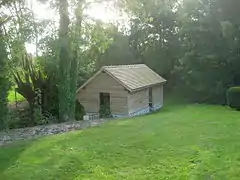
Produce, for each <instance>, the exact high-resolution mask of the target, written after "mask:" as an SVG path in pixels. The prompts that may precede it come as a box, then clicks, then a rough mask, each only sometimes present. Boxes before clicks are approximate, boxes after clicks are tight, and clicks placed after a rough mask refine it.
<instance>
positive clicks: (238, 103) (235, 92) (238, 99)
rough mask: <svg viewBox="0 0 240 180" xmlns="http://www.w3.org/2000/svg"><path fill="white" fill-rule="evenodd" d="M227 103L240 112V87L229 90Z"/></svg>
mask: <svg viewBox="0 0 240 180" xmlns="http://www.w3.org/2000/svg"><path fill="white" fill-rule="evenodd" d="M227 103H228V105H229V106H230V107H231V108H233V109H236V110H240V86H237V87H231V88H229V89H228V90H227Z"/></svg>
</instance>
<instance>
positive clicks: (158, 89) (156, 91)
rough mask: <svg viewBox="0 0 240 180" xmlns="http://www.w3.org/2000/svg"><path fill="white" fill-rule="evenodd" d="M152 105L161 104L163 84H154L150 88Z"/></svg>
mask: <svg viewBox="0 0 240 180" xmlns="http://www.w3.org/2000/svg"><path fill="white" fill-rule="evenodd" d="M152 91H153V92H152V95H153V106H156V105H163V84H160V85H158V86H154V87H153V89H152Z"/></svg>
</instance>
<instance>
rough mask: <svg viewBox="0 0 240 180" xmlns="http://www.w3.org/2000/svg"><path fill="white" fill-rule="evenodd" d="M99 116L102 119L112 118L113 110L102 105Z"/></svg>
mask: <svg viewBox="0 0 240 180" xmlns="http://www.w3.org/2000/svg"><path fill="white" fill-rule="evenodd" d="M99 114H100V117H101V118H110V117H111V114H112V113H111V110H110V106H109V105H101V106H100V110H99Z"/></svg>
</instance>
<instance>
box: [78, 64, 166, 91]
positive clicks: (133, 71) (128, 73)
mask: <svg viewBox="0 0 240 180" xmlns="http://www.w3.org/2000/svg"><path fill="white" fill-rule="evenodd" d="M101 72H106V73H107V74H109V75H110V76H111V77H113V78H114V79H116V80H117V81H118V82H119V83H120V84H121V85H122V86H124V87H125V88H126V89H127V90H128V91H130V92H133V91H138V90H141V89H144V88H147V87H150V86H153V85H156V84H161V83H165V82H166V80H165V79H164V78H162V77H161V76H159V75H158V74H157V73H156V72H154V71H153V70H152V69H150V68H149V67H148V66H146V65H145V64H133V65H119V66H103V67H102V68H101V69H100V70H99V71H98V72H97V73H96V74H95V75H94V76H93V77H91V78H90V79H89V80H88V81H87V82H86V83H84V84H83V85H82V86H81V87H80V88H79V90H81V89H82V88H83V87H85V86H86V85H87V84H88V83H90V81H91V80H92V79H94V78H95V77H96V76H97V75H98V74H99V73H101ZM79 90H78V91H79Z"/></svg>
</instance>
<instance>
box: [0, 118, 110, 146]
mask: <svg viewBox="0 0 240 180" xmlns="http://www.w3.org/2000/svg"><path fill="white" fill-rule="evenodd" d="M111 120H113V119H98V120H89V121H73V122H65V123H60V124H51V125H45V126H36V127H30V128H22V129H13V130H8V131H3V132H0V146H3V145H6V144H10V143H12V142H15V141H20V140H30V139H36V138H39V137H43V136H48V135H54V134H61V133H65V132H69V131H75V130H81V129H86V128H90V127H95V126H99V125H101V124H103V123H105V122H108V121H111Z"/></svg>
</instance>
